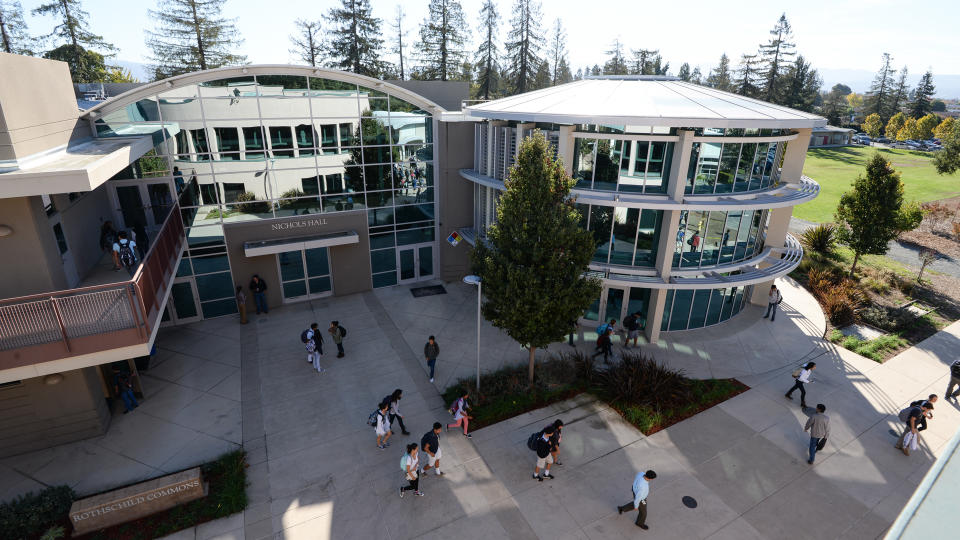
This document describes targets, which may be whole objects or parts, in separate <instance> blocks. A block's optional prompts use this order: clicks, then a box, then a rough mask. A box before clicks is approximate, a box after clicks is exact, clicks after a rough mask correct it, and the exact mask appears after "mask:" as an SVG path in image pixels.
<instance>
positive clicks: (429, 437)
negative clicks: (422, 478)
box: [420, 422, 443, 476]
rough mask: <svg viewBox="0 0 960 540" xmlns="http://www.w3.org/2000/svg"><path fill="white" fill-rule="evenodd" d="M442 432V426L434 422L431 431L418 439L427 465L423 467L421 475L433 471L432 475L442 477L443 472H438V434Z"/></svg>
mask: <svg viewBox="0 0 960 540" xmlns="http://www.w3.org/2000/svg"><path fill="white" fill-rule="evenodd" d="M442 430H443V424H441V423H440V422H434V423H433V429H431V430H430V431H428V432H426V433H424V434H423V437H421V439H420V448H421V449H423V452H424V453H425V454H427V456H426V460H427V464H426V465H424V466H423V474H427V471H429V470H430V469H433V474H435V475H437V476H443V471H441V470H440V457H441V453H440V432H441V431H442Z"/></svg>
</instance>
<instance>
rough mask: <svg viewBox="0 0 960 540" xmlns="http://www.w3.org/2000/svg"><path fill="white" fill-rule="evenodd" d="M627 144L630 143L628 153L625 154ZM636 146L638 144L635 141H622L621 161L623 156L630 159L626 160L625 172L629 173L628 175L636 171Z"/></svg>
mask: <svg viewBox="0 0 960 540" xmlns="http://www.w3.org/2000/svg"><path fill="white" fill-rule="evenodd" d="M628 144H629V145H630V153H629V154H627V145H628ZM637 146H638V143H637V141H624V144H623V154H621V155H620V159H621V161H622V160H623V158H624V157H626V158H627V159H629V160H630V161H628V162H627V174H629V175H630V176H633V173H634V172H636V170H637ZM619 165H620V164H619V163H618V164H617V166H619Z"/></svg>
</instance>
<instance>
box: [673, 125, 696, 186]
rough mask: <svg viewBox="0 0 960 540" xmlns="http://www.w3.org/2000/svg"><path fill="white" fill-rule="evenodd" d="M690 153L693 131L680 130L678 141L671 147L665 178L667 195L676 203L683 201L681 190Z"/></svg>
mask: <svg viewBox="0 0 960 540" xmlns="http://www.w3.org/2000/svg"><path fill="white" fill-rule="evenodd" d="M692 153H693V131H689V130H681V131H680V139H679V140H678V141H677V142H676V143H675V144H674V147H673V159H672V160H671V164H670V176H668V177H667V195H669V196H670V198H671V199H672V200H674V201H676V202H680V201H682V200H683V189H684V188H685V187H686V185H687V171H688V170H689V168H690V155H691V154H692Z"/></svg>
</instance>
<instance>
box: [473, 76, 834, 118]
mask: <svg viewBox="0 0 960 540" xmlns="http://www.w3.org/2000/svg"><path fill="white" fill-rule="evenodd" d="M466 112H467V113H469V114H470V115H471V116H473V117H476V118H489V119H496V120H515V121H519V122H552V123H559V124H605V125H618V126H621V125H627V126H665V127H704V128H708V127H710V128H813V127H821V126H825V125H827V120H826V118H823V117H821V116H817V115H815V114H811V113H806V112H803V111H798V110H795V109H791V108H789V107H783V106H781V105H774V104H772V103H767V102H765V101H760V100H758V99H752V98H748V97H744V96H740V95H737V94H731V93H730V92H723V91H721V90H717V89H715V88H709V87H706V86H700V85H698V84H693V83H689V82H684V81H682V80H679V79H675V78H671V77H643V76H638V77H629V76H625V77H600V78H590V79H584V80H581V81H574V82H572V83H568V84H563V85H560V86H554V87H552V88H546V89H543V90H537V91H535V92H527V93H525V94H520V95H517V96H511V97H506V98H502V99H497V100H494V101H488V102H486V103H481V104H479V105H473V106H470V107H467V108H466Z"/></svg>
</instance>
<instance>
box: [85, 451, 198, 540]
mask: <svg viewBox="0 0 960 540" xmlns="http://www.w3.org/2000/svg"><path fill="white" fill-rule="evenodd" d="M206 494H207V489H206V485H205V484H204V482H203V479H202V478H201V477H200V468H199V467H194V468H193V469H190V470H186V471H183V472H179V473H176V474H171V475H169V476H163V477H160V478H154V479H153V480H147V481H146V482H141V483H139V484H135V485H132V486H127V487H125V488H121V489H117V490H114V491H108V492H107V493H101V494H99V495H94V496H93V497H87V498H86V499H80V500H79V501H76V502H74V503H73V505H71V506H70V523H72V524H73V534H74V536H76V535H79V534H84V533H88V532H90V531H96V530H99V529H104V528H106V527H112V526H114V525H119V524H120V523H126V522H128V521H133V520H136V519H140V518H142V517H144V516H149V515H150V514H155V513H157V512H162V511H164V510H167V509H169V508H173V507H174V506H178V505H181V504H184V503H187V502H190V501H192V500H195V499H199V498H200V497H203V496H205V495H206Z"/></svg>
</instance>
